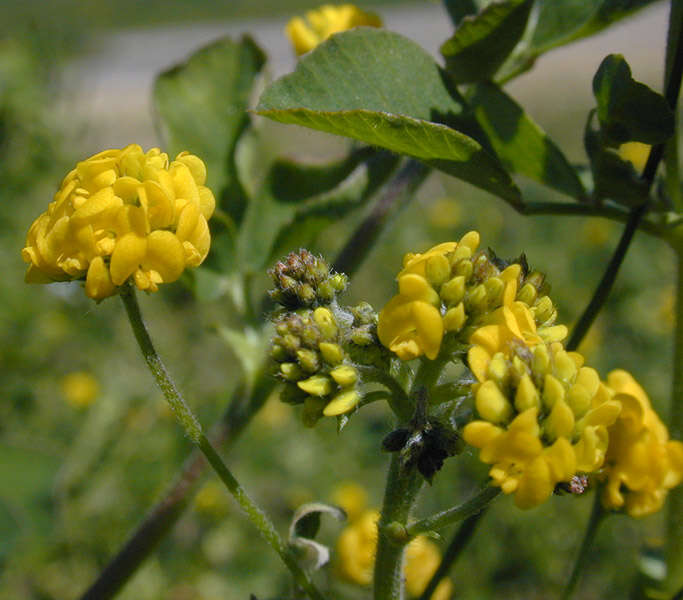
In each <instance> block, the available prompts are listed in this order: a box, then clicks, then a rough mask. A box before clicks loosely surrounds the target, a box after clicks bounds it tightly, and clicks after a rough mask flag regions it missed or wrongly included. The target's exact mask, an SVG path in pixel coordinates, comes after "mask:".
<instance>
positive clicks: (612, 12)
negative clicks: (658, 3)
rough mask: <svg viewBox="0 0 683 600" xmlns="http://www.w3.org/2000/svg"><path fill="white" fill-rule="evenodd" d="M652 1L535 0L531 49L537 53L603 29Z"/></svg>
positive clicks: (652, 0)
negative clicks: (536, 12)
mask: <svg viewBox="0 0 683 600" xmlns="http://www.w3.org/2000/svg"><path fill="white" fill-rule="evenodd" d="M654 1H655V0H602V1H599V2H596V1H595V0H553V1H552V2H538V3H537V6H538V14H537V21H536V28H535V30H534V34H533V37H532V41H531V48H532V49H533V51H534V53H535V54H536V55H539V54H542V53H543V52H546V51H547V50H550V49H551V48H555V47H557V46H562V45H564V44H568V43H569V42H573V41H576V40H578V39H581V38H583V37H587V36H589V35H593V34H595V33H597V32H599V31H602V30H603V29H604V28H605V27H608V26H609V25H611V24H612V23H614V22H616V21H618V20H620V19H623V18H624V17H627V16H628V15H630V14H632V13H633V12H635V11H636V10H639V9H641V8H643V7H645V6H647V5H648V4H652V3H653V2H654Z"/></svg>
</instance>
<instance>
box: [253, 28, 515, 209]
mask: <svg viewBox="0 0 683 600" xmlns="http://www.w3.org/2000/svg"><path fill="white" fill-rule="evenodd" d="M456 94H457V93H456V92H454V91H453V90H449V89H448V87H447V85H446V84H445V83H444V77H443V74H442V73H441V71H440V69H439V67H438V65H437V64H436V63H435V62H434V61H433V59H432V58H431V56H429V54H427V53H426V52H425V51H424V50H422V48H420V47H419V46H417V45H416V44H415V43H413V42H412V41H410V40H408V39H406V38H404V37H402V36H400V35H398V34H395V33H392V32H389V31H383V30H376V29H371V28H358V29H355V30H353V31H347V32H344V33H341V34H337V35H334V36H332V37H331V38H330V39H328V40H327V41H326V42H325V43H323V44H321V45H320V46H318V47H317V48H316V49H315V50H313V51H312V52H310V53H309V54H307V55H305V56H304V57H303V58H302V59H301V60H300V61H299V63H298V65H297V67H296V69H295V71H294V72H293V73H291V74H289V75H286V76H284V77H282V78H281V79H278V80H277V81H275V82H274V83H273V84H271V85H270V86H269V87H268V88H266V90H265V92H264V93H263V95H262V96H261V99H260V102H259V105H258V108H257V110H258V112H259V114H261V115H264V116H267V117H269V118H271V119H274V120H276V121H280V122H282V123H291V124H297V125H303V126H305V127H310V128H312V129H318V130H321V131H326V132H328V133H334V134H336V135H343V136H347V137H351V138H354V139H357V140H360V141H362V142H365V143H368V144H372V145H375V146H380V147H382V148H386V149H388V150H391V151H393V152H398V153H400V154H406V155H408V156H413V157H415V158H418V159H420V160H422V161H424V162H426V163H427V164H429V165H432V166H434V167H435V168H438V169H441V170H443V171H445V172H447V173H449V174H451V175H454V176H456V177H459V178H461V179H464V180H465V181H468V182H469V183H472V184H473V185H476V186H478V187H481V188H483V189H485V190H488V191H489V192H491V193H493V194H496V195H498V196H500V197H502V198H505V199H506V200H508V201H509V202H512V203H519V201H520V195H519V190H518V189H517V188H516V186H515V185H514V183H513V182H512V180H511V179H510V177H509V175H508V174H507V173H506V172H505V170H504V169H503V168H502V166H501V165H500V163H499V162H498V161H497V160H496V159H495V158H494V157H492V156H491V155H489V154H487V153H486V152H485V151H484V149H483V148H482V147H481V145H480V144H479V143H478V142H476V141H475V140H474V139H472V138H471V137H469V136H468V135H465V134H463V133H461V132H459V131H457V130H455V129H453V128H451V127H449V126H446V125H444V124H442V123H444V122H447V123H449V124H450V125H457V124H458V123H462V122H463V120H464V119H466V118H468V117H466V115H464V107H463V104H462V102H461V101H460V100H459V99H458V97H457V95H456Z"/></svg>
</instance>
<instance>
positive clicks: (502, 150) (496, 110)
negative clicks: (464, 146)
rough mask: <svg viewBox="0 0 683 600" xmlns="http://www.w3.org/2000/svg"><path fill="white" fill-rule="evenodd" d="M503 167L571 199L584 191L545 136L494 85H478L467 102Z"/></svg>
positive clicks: (557, 149)
mask: <svg viewBox="0 0 683 600" xmlns="http://www.w3.org/2000/svg"><path fill="white" fill-rule="evenodd" d="M469 101H470V105H471V106H472V108H473V110H474V114H475V116H476V118H477V121H478V122H479V124H480V125H481V126H482V128H483V129H484V131H485V132H486V135H487V136H488V139H489V140H490V142H491V144H492V145H493V148H494V149H495V151H496V153H497V154H498V157H499V158H500V159H501V161H502V162H503V165H505V167H506V168H507V169H508V170H509V171H512V172H515V173H519V174H521V175H525V176H526V177H529V178H530V179H533V180H535V181H538V182H540V183H544V184H545V185H547V186H548V187H551V188H554V189H556V190H559V191H560V192H563V193H565V194H567V195H569V196H571V197H573V198H581V197H583V196H584V194H585V190H584V188H583V185H582V184H581V181H580V180H579V178H578V176H577V174H576V171H575V170H574V168H573V167H572V166H571V165H570V164H569V162H568V161H567V159H566V158H565V157H564V155H563V154H562V152H561V151H560V149H559V148H558V147H557V146H556V145H555V144H554V143H553V141H552V140H551V139H550V138H549V137H548V136H547V135H546V133H545V132H544V131H543V130H542V129H541V128H540V127H539V126H538V125H537V124H536V123H535V122H534V121H533V120H532V119H531V117H530V116H529V115H528V114H527V113H525V112H524V109H522V107H521V106H519V104H517V103H516V102H515V101H514V100H513V99H512V98H511V97H510V96H508V95H507V94H506V93H505V92H504V91H503V90H502V89H501V88H499V87H498V86H497V85H495V84H494V83H488V82H484V83H479V84H477V85H476V86H475V88H474V90H473V93H472V96H471V97H470V98H469Z"/></svg>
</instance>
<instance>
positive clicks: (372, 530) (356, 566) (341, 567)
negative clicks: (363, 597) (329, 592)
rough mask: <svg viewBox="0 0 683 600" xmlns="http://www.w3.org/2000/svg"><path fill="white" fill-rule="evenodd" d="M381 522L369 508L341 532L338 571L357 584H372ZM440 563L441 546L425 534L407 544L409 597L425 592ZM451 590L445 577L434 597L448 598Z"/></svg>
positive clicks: (446, 599) (406, 567)
mask: <svg viewBox="0 0 683 600" xmlns="http://www.w3.org/2000/svg"><path fill="white" fill-rule="evenodd" d="M378 521H379V513H378V512H377V511H375V510H366V511H365V512H363V513H362V514H361V515H360V516H359V517H358V518H357V519H355V520H352V521H351V522H350V523H349V525H348V526H347V527H346V528H345V529H344V530H343V531H342V532H341V534H340V535H339V540H338V541H337V557H338V561H337V573H338V575H339V576H340V577H342V578H343V579H346V580H347V581H350V582H351V583H356V584H358V585H370V584H371V583H372V573H373V568H374V565H375V554H376V552H377V522H378ZM440 562H441V553H440V552H439V548H438V547H437V546H436V544H434V542H432V541H430V540H429V539H427V538H426V537H425V536H421V535H420V536H417V537H416V538H415V539H414V540H412V541H411V542H410V543H409V544H408V546H407V547H406V559H405V564H404V568H403V572H404V576H405V582H406V591H407V592H408V594H409V596H410V597H413V598H417V597H419V596H420V595H421V594H422V592H423V591H424V589H425V588H426V587H427V584H428V583H429V580H430V579H431V577H432V575H433V574H434V572H435V571H436V569H437V567H438V566H439V563H440ZM452 589H453V585H452V583H451V581H450V579H444V580H442V581H441V583H440V584H439V585H438V587H437V588H436V590H434V593H433V594H432V598H431V600H448V599H449V598H450V597H451V593H452Z"/></svg>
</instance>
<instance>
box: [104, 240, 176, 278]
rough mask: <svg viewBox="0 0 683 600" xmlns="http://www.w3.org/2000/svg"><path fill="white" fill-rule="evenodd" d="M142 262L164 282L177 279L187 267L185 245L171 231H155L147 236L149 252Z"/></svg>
mask: <svg viewBox="0 0 683 600" xmlns="http://www.w3.org/2000/svg"><path fill="white" fill-rule="evenodd" d="M112 260H113V258H112ZM140 264H141V265H142V268H143V269H145V270H153V271H157V272H158V273H159V275H160V276H161V279H162V280H163V281H164V283H170V282H172V281H175V280H176V279H178V277H180V275H181V273H182V272H183V270H184V269H185V251H184V250H183V245H182V244H181V243H180V240H179V239H178V238H177V237H176V236H175V235H174V234H173V233H171V232H170V231H153V232H152V233H150V234H149V235H148V236H147V253H146V255H145V257H144V259H143V260H142V261H141V263H140Z"/></svg>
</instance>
